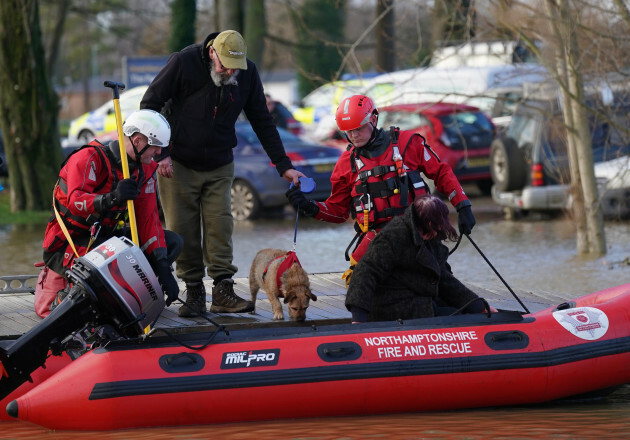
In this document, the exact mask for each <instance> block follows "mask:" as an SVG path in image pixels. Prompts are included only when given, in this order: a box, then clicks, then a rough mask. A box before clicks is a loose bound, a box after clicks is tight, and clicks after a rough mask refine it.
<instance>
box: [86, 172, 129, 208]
mask: <svg viewBox="0 0 630 440" xmlns="http://www.w3.org/2000/svg"><path fill="white" fill-rule="evenodd" d="M139 193H140V190H139V188H138V182H136V181H135V180H134V179H132V178H127V179H123V180H121V181H120V182H118V185H116V189H114V190H113V191H112V192H110V193H108V194H104V195H102V196H100V200H97V199H95V200H94V205H95V208H96V210H97V211H108V210H110V209H112V208H113V207H114V206H121V205H123V204H124V203H125V202H126V201H127V200H136V199H137V198H138V194H139ZM99 208H100V209H99Z"/></svg>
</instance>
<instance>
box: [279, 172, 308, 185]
mask: <svg viewBox="0 0 630 440" xmlns="http://www.w3.org/2000/svg"><path fill="white" fill-rule="evenodd" d="M300 177H306V176H305V175H304V173H301V172H300V171H298V170H294V169H293V168H290V169H288V170H286V171H285V172H284V173H282V178H283V179H284V180H286V181H287V182H289V183H292V184H293V186H294V187H296V186H300V181H299V178H300Z"/></svg>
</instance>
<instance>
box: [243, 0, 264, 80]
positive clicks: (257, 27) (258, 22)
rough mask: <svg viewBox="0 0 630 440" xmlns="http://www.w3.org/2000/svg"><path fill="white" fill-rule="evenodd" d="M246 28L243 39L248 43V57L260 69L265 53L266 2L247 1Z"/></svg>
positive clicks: (257, 0) (262, 0)
mask: <svg viewBox="0 0 630 440" xmlns="http://www.w3.org/2000/svg"><path fill="white" fill-rule="evenodd" d="M246 4H247V8H246V13H245V28H244V30H243V38H245V41H246V42H247V57H248V58H249V59H250V60H252V61H253V62H254V63H255V64H256V66H258V68H259V69H260V66H262V64H263V56H264V53H265V34H266V32H267V17H266V14H265V2H264V0H246Z"/></svg>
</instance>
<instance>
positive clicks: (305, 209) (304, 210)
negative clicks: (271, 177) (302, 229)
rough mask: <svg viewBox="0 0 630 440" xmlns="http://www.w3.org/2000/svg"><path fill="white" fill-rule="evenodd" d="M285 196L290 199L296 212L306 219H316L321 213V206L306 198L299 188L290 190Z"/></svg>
mask: <svg viewBox="0 0 630 440" xmlns="http://www.w3.org/2000/svg"><path fill="white" fill-rule="evenodd" d="M285 195H286V196H287V199H289V203H291V205H292V206H293V207H294V208H295V210H296V211H298V210H299V212H300V213H301V214H302V215H305V216H306V217H315V216H316V215H317V213H318V212H319V206H317V203H315V202H314V201H312V200H309V199H307V198H306V196H304V193H303V192H302V191H300V189H299V188H297V187H295V186H294V187H293V188H290V189H289V190H288V191H287V192H286V193H285Z"/></svg>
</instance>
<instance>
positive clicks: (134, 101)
mask: <svg viewBox="0 0 630 440" xmlns="http://www.w3.org/2000/svg"><path fill="white" fill-rule="evenodd" d="M147 88H148V86H146V85H145V86H138V87H134V88H132V89H129V90H127V91H123V92H122V93H121V94H120V100H119V101H118V102H119V104H120V113H121V118H122V120H123V121H124V120H125V117H126V116H127V115H128V114H129V113H131V112H133V111H134V110H138V109H140V101H141V100H142V97H143V96H144V92H146V90H147ZM117 130H118V128H117V126H116V115H115V113H114V101H113V100H109V101H107V102H106V103H105V104H103V105H101V106H100V107H99V108H97V109H96V110H92V111H91V112H88V113H84V114H83V115H81V116H79V117H78V118H76V119H74V120H72V121H71V122H70V128H69V129H68V139H67V144H68V145H84V144H86V143H88V142H90V141H91V140H92V139H94V138H96V139H98V140H99V141H101V142H107V141H111V140H115V139H118V131H117Z"/></svg>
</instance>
